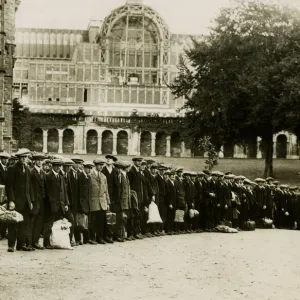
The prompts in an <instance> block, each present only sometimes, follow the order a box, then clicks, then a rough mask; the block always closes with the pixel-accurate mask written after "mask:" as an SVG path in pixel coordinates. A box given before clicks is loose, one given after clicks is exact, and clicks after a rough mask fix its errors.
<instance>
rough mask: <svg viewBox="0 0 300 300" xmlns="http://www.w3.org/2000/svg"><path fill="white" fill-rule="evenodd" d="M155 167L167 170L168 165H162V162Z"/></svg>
mask: <svg viewBox="0 0 300 300" xmlns="http://www.w3.org/2000/svg"><path fill="white" fill-rule="evenodd" d="M157 169H158V170H168V167H167V166H165V165H163V164H160V165H158V166H157Z"/></svg>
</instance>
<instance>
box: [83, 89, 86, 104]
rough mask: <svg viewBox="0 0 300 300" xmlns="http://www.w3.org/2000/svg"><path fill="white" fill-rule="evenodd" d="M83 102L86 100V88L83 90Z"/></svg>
mask: <svg viewBox="0 0 300 300" xmlns="http://www.w3.org/2000/svg"><path fill="white" fill-rule="evenodd" d="M83 102H87V89H84V91H83Z"/></svg>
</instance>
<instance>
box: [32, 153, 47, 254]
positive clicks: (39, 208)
mask: <svg viewBox="0 0 300 300" xmlns="http://www.w3.org/2000/svg"><path fill="white" fill-rule="evenodd" d="M44 159H45V156H44V154H42V153H36V154H33V155H32V161H33V163H34V167H33V168H32V169H31V170H30V197H31V201H32V204H33V209H32V218H31V222H30V225H31V226H30V231H31V232H32V235H31V237H30V242H29V246H30V247H34V248H35V249H39V250H43V249H44V247H42V246H41V245H40V244H39V238H40V234H41V232H42V228H43V226H44V221H45V203H46V191H45V187H46V186H45V173H44V171H43V170H42V161H43V160H44Z"/></svg>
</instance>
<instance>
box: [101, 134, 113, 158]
mask: <svg viewBox="0 0 300 300" xmlns="http://www.w3.org/2000/svg"><path fill="white" fill-rule="evenodd" d="M112 152H113V134H112V132H111V131H110V130H105V131H103V133H102V153H103V154H112Z"/></svg>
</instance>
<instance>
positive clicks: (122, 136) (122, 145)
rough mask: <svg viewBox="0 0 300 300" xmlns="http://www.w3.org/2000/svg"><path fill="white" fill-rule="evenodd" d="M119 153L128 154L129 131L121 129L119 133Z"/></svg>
mask: <svg viewBox="0 0 300 300" xmlns="http://www.w3.org/2000/svg"><path fill="white" fill-rule="evenodd" d="M117 153H118V155H127V154H128V133H127V132H126V131H125V130H121V131H119V132H118V134H117Z"/></svg>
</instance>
